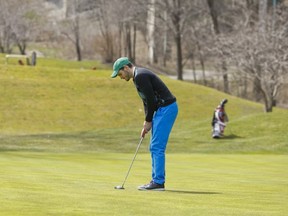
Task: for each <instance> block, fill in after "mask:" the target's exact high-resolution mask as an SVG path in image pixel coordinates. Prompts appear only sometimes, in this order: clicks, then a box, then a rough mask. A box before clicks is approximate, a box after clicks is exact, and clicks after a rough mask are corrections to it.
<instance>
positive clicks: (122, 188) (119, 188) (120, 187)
mask: <svg viewBox="0 0 288 216" xmlns="http://www.w3.org/2000/svg"><path fill="white" fill-rule="evenodd" d="M114 189H118V190H124V189H125V188H124V187H123V186H121V185H118V186H115V187H114Z"/></svg>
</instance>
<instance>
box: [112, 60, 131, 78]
mask: <svg viewBox="0 0 288 216" xmlns="http://www.w3.org/2000/svg"><path fill="white" fill-rule="evenodd" d="M130 63H131V62H130V61H129V59H128V58H127V57H121V58H118V59H117V60H116V61H115V62H114V65H113V73H112V75H111V77H112V78H115V77H116V76H117V75H118V72H119V70H120V68H122V67H123V66H125V65H127V64H130Z"/></svg>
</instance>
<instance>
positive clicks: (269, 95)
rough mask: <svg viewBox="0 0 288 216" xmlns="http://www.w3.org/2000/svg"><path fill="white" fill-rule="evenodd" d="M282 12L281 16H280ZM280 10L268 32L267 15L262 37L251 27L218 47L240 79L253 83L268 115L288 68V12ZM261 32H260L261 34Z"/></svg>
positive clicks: (268, 18) (270, 24)
mask: <svg viewBox="0 0 288 216" xmlns="http://www.w3.org/2000/svg"><path fill="white" fill-rule="evenodd" d="M284 11H285V13H284ZM286 11H287V10H281V13H280V12H279V14H278V16H277V17H276V18H275V19H276V20H275V21H276V22H275V27H273V28H274V29H273V31H272V19H271V18H272V17H271V16H270V15H268V14H267V17H266V19H267V20H266V25H265V37H263V35H262V34H259V31H257V30H256V31H255V28H257V26H256V27H255V28H253V27H246V28H245V29H242V30H241V31H239V32H237V37H235V35H234V37H230V39H228V38H227V37H226V38H223V41H222V44H223V46H225V49H226V51H227V53H228V52H230V56H229V58H230V59H231V60H232V63H233V64H234V65H236V66H237V67H238V68H239V69H241V72H242V74H243V77H244V76H247V77H249V78H250V79H251V80H253V81H254V80H257V82H254V85H255V84H256V85H257V88H258V89H259V90H260V92H261V98H262V100H263V102H264V104H265V111H266V112H272V109H273V106H275V104H276V97H277V94H278V93H279V90H280V88H281V87H282V86H283V84H284V78H285V76H286V73H287V72H286V71H287V69H288V63H287V62H288V54H287V52H286V50H287V48H288V40H287V37H288V33H287V31H288V22H287V20H288V19H287V18H288V13H287V12H286ZM261 33H263V32H261Z"/></svg>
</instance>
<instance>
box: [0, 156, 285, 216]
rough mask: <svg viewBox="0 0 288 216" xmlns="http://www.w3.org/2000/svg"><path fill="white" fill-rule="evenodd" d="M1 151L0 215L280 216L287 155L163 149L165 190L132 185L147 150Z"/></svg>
mask: <svg viewBox="0 0 288 216" xmlns="http://www.w3.org/2000/svg"><path fill="white" fill-rule="evenodd" d="M132 157H133V154H113V153H106V154H100V153H47V152H45V153H41V152H16V151H15V152H1V156H0V166H1V169H0V175H1V178H0V185H1V187H0V197H1V205H0V212H1V215H5V216H9V215H11V216H15V215H27V216H28V215H29V216H33V215H37V216H40V215H61V216H62V215H69V216H71V215H143V216H144V215H145V216H146V215H173V216H175V215H177V216H178V215H185V216H186V215H213V216H214V215H221V216H223V215H227V216H228V215H229V216H231V215H245V216H247V215H253V216H255V215H259V216H265V215H267V216H268V215H269V216H271V215H275V216H279V215H280V216H281V215H287V211H288V206H287V201H288V199H287V198H288V187H287V186H288V183H287V179H288V171H287V165H288V157H287V155H237V154H234V155H219V154H213V155H209V154H168V155H167V170H166V172H167V182H166V191H165V192H152V191H138V190H137V189H136V188H137V186H138V185H140V184H144V183H147V182H148V181H149V180H150V178H149V177H150V156H149V154H146V153H141V154H139V155H137V158H136V161H135V163H134V165H133V167H132V170H131V172H130V175H129V177H128V180H127V182H126V185H125V190H115V189H114V186H116V185H121V184H122V182H123V180H124V178H125V175H126V172H127V170H128V168H129V165H130V163H131V160H132Z"/></svg>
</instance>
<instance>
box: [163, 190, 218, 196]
mask: <svg viewBox="0 0 288 216" xmlns="http://www.w3.org/2000/svg"><path fill="white" fill-rule="evenodd" d="M165 191H166V192H171V193H182V194H202V195H203V194H204V195H205V194H206V195H213V194H222V193H219V192H207V191H185V190H167V189H165Z"/></svg>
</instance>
